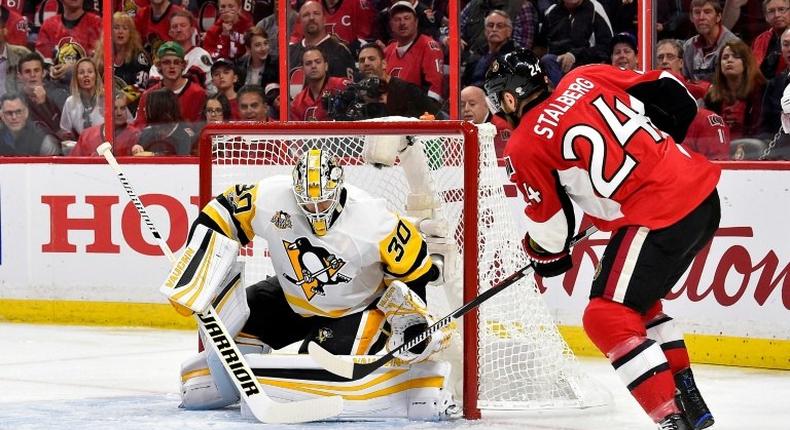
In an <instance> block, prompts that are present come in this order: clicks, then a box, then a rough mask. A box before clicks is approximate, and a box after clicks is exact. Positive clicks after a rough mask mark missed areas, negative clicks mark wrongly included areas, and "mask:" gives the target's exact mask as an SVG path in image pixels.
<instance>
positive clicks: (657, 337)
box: [486, 49, 720, 430]
mask: <svg viewBox="0 0 790 430" xmlns="http://www.w3.org/2000/svg"><path fill="white" fill-rule="evenodd" d="M486 92H487V93H488V96H489V97H490V98H491V101H492V102H493V103H494V104H495V105H496V106H498V107H499V108H500V109H501V110H502V111H503V112H504V113H505V114H507V115H508V116H509V117H510V118H511V120H512V121H513V122H514V124H517V128H516V129H515V131H514V132H513V134H512V136H511V138H510V140H509V141H508V144H507V146H506V148H505V160H506V168H507V170H508V174H509V176H510V180H511V181H512V182H514V183H515V184H516V186H517V187H518V189H519V190H520V192H521V194H522V195H523V196H524V199H525V201H526V209H525V212H526V215H527V218H528V223H527V224H528V228H527V230H528V233H527V235H526V237H525V238H524V248H525V250H526V253H527V255H528V257H529V259H530V261H531V263H532V266H533V267H534V269H535V273H537V274H538V275H540V276H543V277H552V276H557V275H560V274H562V273H564V272H566V271H567V270H568V269H570V268H571V267H572V264H573V263H572V261H571V257H570V254H569V250H568V244H569V241H570V239H571V237H572V236H573V234H574V228H575V220H574V212H573V207H572V206H571V203H572V202H573V203H575V204H576V205H578V207H580V208H581V209H582V210H583V211H584V212H585V213H586V214H587V215H588V216H590V217H591V218H592V220H593V223H594V224H595V225H596V226H597V227H598V228H599V229H600V230H602V231H610V232H612V236H611V239H610V240H609V244H608V245H607V247H606V249H605V251H604V254H603V257H602V258H601V261H600V263H599V266H598V267H597V268H596V272H595V277H594V278H593V280H592V288H591V292H590V301H589V303H588V305H587V307H586V309H585V310H584V315H583V319H582V321H583V325H584V329H585V332H586V333H587V335H588V336H589V338H590V339H591V340H592V341H593V343H594V344H595V345H596V346H597V347H598V349H599V350H600V351H601V352H603V353H604V354H605V355H606V356H607V357H608V358H609V360H610V361H611V363H612V366H613V367H614V368H615V371H616V372H617V374H618V376H620V378H621V379H622V380H623V382H624V383H625V385H626V386H627V388H628V389H629V390H630V392H631V394H632V395H633V397H634V398H635V399H636V401H637V402H638V403H639V405H640V406H642V408H643V409H644V410H645V412H646V413H647V414H648V415H649V416H650V418H651V419H652V420H653V421H654V422H656V423H658V424H659V428H661V429H665V430H669V429H675V430H686V429H702V428H705V427H708V426H710V425H712V424H713V416H712V415H711V413H710V411H709V410H708V407H707V406H706V404H705V402H704V400H703V399H702V396H701V394H700V392H699V390H698V389H697V387H696V385H695V382H694V378H693V376H692V373H691V368H690V364H689V356H688V352H687V350H686V346H685V344H684V342H683V333H682V332H681V331H680V330H679V329H678V328H677V327H676V326H675V323H674V321H673V320H672V318H670V317H669V316H667V315H666V314H664V313H663V311H662V304H661V299H662V298H663V297H664V296H666V294H667V293H668V292H669V291H670V289H671V288H672V287H673V286H674V285H675V283H676V282H677V281H678V279H679V278H680V276H681V275H682V274H683V273H684V271H685V270H686V268H687V267H688V266H689V264H690V263H691V261H692V259H693V258H694V256H695V255H696V254H697V252H699V251H700V250H701V249H702V248H703V247H705V246H706V245H707V244H708V242H709V241H710V240H711V238H712V237H713V234H714V232H715V231H716V229H717V228H718V225H719V218H720V207H719V197H718V194H717V191H716V184H717V182H718V180H719V176H720V170H719V168H718V167H717V166H715V165H713V164H712V163H710V162H709V161H707V160H706V159H705V158H704V157H702V156H701V155H699V154H695V153H689V152H687V151H685V150H684V149H683V148H682V147H681V146H680V145H679V144H678V143H677V142H681V141H682V140H683V137H684V135H685V134H686V129H687V128H688V126H689V124H690V123H691V121H692V120H693V118H694V116H695V114H696V111H697V109H696V104H695V102H694V99H693V98H692V97H691V95H689V93H688V91H687V90H686V88H685V87H684V86H683V85H682V84H680V83H679V82H678V81H677V79H676V78H675V77H674V76H672V75H671V74H669V73H667V72H664V71H651V72H646V73H637V72H634V71H630V70H621V69H618V68H615V67H611V66H604V65H591V66H586V67H579V68H577V69H574V70H572V71H571V72H569V73H568V74H567V75H566V76H565V77H564V78H563V79H562V80H561V81H560V83H559V85H557V87H556V88H555V89H554V91H553V92H552V91H550V89H549V87H548V85H547V80H546V78H545V75H544V74H543V71H542V70H541V68H540V66H539V63H538V58H536V57H535V55H534V54H533V53H532V52H531V51H528V50H521V49H519V50H517V51H514V52H511V53H508V54H505V55H504V56H501V57H500V58H499V59H497V60H496V61H495V62H494V63H493V64H492V65H491V67H490V68H489V71H488V73H487V76H486Z"/></svg>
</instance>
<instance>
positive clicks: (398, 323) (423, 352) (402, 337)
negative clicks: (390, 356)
mask: <svg viewBox="0 0 790 430" xmlns="http://www.w3.org/2000/svg"><path fill="white" fill-rule="evenodd" d="M376 307H378V308H379V310H381V311H382V312H384V316H385V317H386V318H387V322H388V323H389V324H390V329H391V331H392V333H391V334H390V337H389V339H388V340H387V350H388V351H391V350H393V349H395V348H397V347H399V346H401V345H402V344H403V343H405V342H407V341H409V340H410V339H413V338H414V337H415V336H417V335H419V334H420V333H422V332H423V331H425V329H427V328H428V326H430V325H431V324H433V323H435V322H436V319H435V318H434V317H433V316H432V315H431V314H430V313H429V312H428V307H427V305H426V304H425V302H424V301H423V300H422V298H420V296H419V295H418V294H417V293H415V292H414V290H412V289H410V288H409V287H408V286H406V284H404V283H403V282H401V281H393V282H392V284H390V286H389V288H387V290H386V291H384V295H382V296H381V299H379V302H378V303H377V304H376ZM454 329H455V323H453V324H450V325H448V326H446V327H444V328H442V329H441V330H438V331H437V332H436V333H434V334H432V335H431V337H429V338H428V339H426V340H425V341H423V342H421V343H419V344H418V345H416V346H415V347H413V348H411V349H410V350H408V351H405V352H403V353H401V354H399V355H398V356H397V357H398V358H399V359H401V360H403V361H405V362H408V363H417V362H420V361H424V360H426V359H427V358H428V357H430V356H431V355H433V354H434V353H436V352H439V351H441V350H443V349H444V348H446V347H447V346H448V344H449V342H450V336H451V335H452V332H453V330H454Z"/></svg>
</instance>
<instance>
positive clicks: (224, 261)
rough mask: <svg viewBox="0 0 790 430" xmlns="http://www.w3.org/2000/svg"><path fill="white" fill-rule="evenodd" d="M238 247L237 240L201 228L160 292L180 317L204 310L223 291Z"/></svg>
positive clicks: (237, 252) (197, 229)
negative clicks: (224, 281) (224, 282)
mask: <svg viewBox="0 0 790 430" xmlns="http://www.w3.org/2000/svg"><path fill="white" fill-rule="evenodd" d="M239 247H240V245H239V243H238V242H236V241H235V240H233V239H230V238H228V237H225V236H223V235H222V234H220V233H217V232H216V231H214V230H211V229H209V228H208V227H206V226H204V225H198V226H197V227H196V228H195V232H194V234H193V235H192V239H191V240H190V241H189V243H188V244H187V247H186V249H184V252H183V253H182V254H181V257H180V258H179V259H178V261H176V264H175V265H174V266H173V268H172V269H171V270H170V274H169V275H168V276H167V280H165V283H164V284H163V285H162V287H160V288H159V291H160V292H162V294H164V295H166V296H167V299H168V300H170V304H171V305H173V307H175V308H176V311H178V313H180V314H181V315H185V316H188V315H191V314H192V313H193V312H198V313H201V312H203V311H205V310H206V309H208V306H209V305H210V304H211V301H212V300H213V299H214V296H216V295H217V293H218V292H219V290H220V289H221V288H222V286H223V280H224V279H225V277H226V276H227V274H228V272H229V271H230V269H231V266H232V265H233V262H234V261H236V256H237V255H238V254H239Z"/></svg>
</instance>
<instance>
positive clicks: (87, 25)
mask: <svg viewBox="0 0 790 430" xmlns="http://www.w3.org/2000/svg"><path fill="white" fill-rule="evenodd" d="M101 28H102V27H101V17H99V16H98V15H96V14H93V13H90V12H86V13H85V14H84V15H82V16H81V17H80V18H79V20H78V21H77V23H76V25H74V27H72V28H68V27H66V25H65V24H64V23H63V16H62V15H55V16H53V17H50V18H47V20H46V21H44V24H42V25H41V29H40V30H39V31H38V39H37V40H36V51H38V52H39V54H41V56H42V57H44V58H45V59H52V57H53V56H54V55H55V47H57V46H58V44H59V43H60V41H61V39H63V38H66V37H70V38H72V41H73V42H75V43H77V44H79V45H80V46H81V47H82V48H83V49H85V52H86V53H87V54H88V55H92V54H93V48H94V47H95V46H96V42H98V40H99V37H101V31H102V30H101Z"/></svg>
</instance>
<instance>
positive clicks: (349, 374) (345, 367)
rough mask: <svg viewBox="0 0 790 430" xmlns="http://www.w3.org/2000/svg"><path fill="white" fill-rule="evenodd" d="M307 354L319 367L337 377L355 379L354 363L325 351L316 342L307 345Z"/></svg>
mask: <svg viewBox="0 0 790 430" xmlns="http://www.w3.org/2000/svg"><path fill="white" fill-rule="evenodd" d="M307 352H309V353H310V357H311V358H312V359H313V360H315V362H316V363H318V365H319V366H321V367H323V368H324V369H326V370H328V371H330V372H332V373H334V374H335V375H337V376H342V377H344V378H348V379H351V378H353V377H354V362H352V361H348V360H344V359H342V358H339V357H337V356H335V355H334V354H332V353H331V352H329V351H327V350H325V349H324V348H322V347H321V346H320V345H318V344H317V343H315V342H310V343H309V344H308V345H307Z"/></svg>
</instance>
